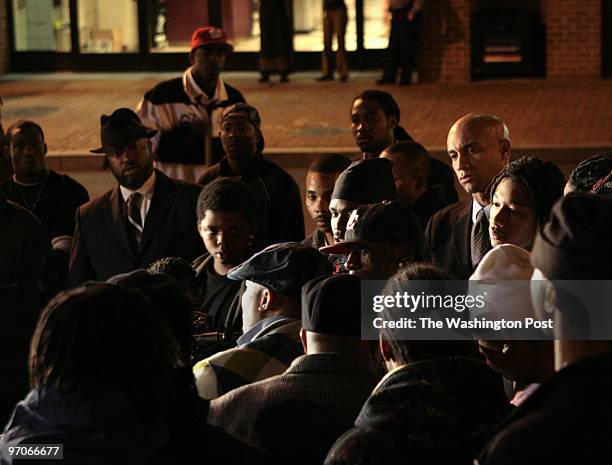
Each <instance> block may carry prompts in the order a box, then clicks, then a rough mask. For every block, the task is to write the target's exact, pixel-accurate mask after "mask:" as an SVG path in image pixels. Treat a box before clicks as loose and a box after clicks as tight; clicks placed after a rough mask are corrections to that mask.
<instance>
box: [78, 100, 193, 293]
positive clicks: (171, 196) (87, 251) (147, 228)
mask: <svg viewBox="0 0 612 465" xmlns="http://www.w3.org/2000/svg"><path fill="white" fill-rule="evenodd" d="M100 124H101V139H102V146H101V147H100V148H98V149H95V150H92V152H93V153H103V154H104V155H105V166H108V167H110V170H111V172H112V173H113V176H114V177H115V179H116V180H117V182H118V186H117V187H115V188H113V189H111V190H110V191H108V192H106V193H105V194H102V195H101V196H99V197H96V198H94V199H93V200H91V201H90V202H88V203H86V204H85V205H82V206H81V207H80V208H79V210H78V211H77V214H76V228H75V232H74V241H73V244H72V251H71V255H70V270H69V278H68V280H69V285H70V286H72V287H74V286H78V285H80V284H82V283H83V282H85V281H87V280H90V279H94V280H102V281H103V280H106V279H108V278H109V277H111V276H114V275H116V274H119V273H125V272H128V271H132V270H134V269H136V268H146V267H147V266H148V265H149V264H151V263H152V262H154V261H155V260H157V259H159V258H163V257H168V256H176V257H182V258H185V259H186V260H193V259H194V258H196V257H197V256H199V255H201V254H202V253H203V252H204V247H203V245H202V240H201V239H200V237H199V235H198V232H197V228H196V217H195V212H196V204H197V199H198V195H199V192H200V187H199V186H196V185H194V184H190V183H186V182H182V181H176V180H172V179H170V178H168V177H167V176H166V175H165V174H163V173H162V172H161V171H158V170H155V169H154V168H153V156H152V152H151V141H150V139H151V138H152V137H153V136H154V135H155V134H156V132H157V131H156V130H152V129H149V128H147V127H145V126H144V125H143V124H142V123H141V122H140V120H139V118H138V115H136V113H134V112H133V111H132V110H129V109H127V108H120V109H118V110H115V111H114V112H113V114H112V115H110V116H107V115H102V117H101V120H100Z"/></svg>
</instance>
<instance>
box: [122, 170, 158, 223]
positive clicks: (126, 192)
mask: <svg viewBox="0 0 612 465" xmlns="http://www.w3.org/2000/svg"><path fill="white" fill-rule="evenodd" d="M119 190H120V191H121V196H122V197H123V201H124V202H126V203H127V201H128V199H129V198H130V195H132V194H133V193H134V192H138V193H140V194H142V203H141V204H140V217H141V218H142V228H143V229H144V225H145V220H146V218H147V213H149V208H150V207H151V200H153V193H154V192H155V171H153V173H151V176H149V179H147V180H146V181H145V182H144V184H143V185H142V186H140V188H139V189H137V190H135V191H133V190H130V189H128V188H127V187H124V186H119Z"/></svg>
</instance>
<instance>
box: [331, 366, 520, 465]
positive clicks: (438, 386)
mask: <svg viewBox="0 0 612 465" xmlns="http://www.w3.org/2000/svg"><path fill="white" fill-rule="evenodd" d="M509 408H510V405H509V403H508V399H507V397H506V396H505V394H504V392H503V389H502V385H501V383H500V381H499V376H498V375H496V374H495V373H494V372H493V371H491V370H490V369H489V368H488V367H487V366H486V365H485V364H484V363H483V362H480V361H478V360H475V359H471V358H466V357H445V358H437V359H431V360H424V361H421V362H417V363H411V364H409V365H405V366H402V367H400V368H398V369H397V370H395V371H392V372H391V373H389V374H388V375H387V377H386V378H384V379H383V380H382V381H381V383H380V384H379V385H378V387H377V388H376V389H375V390H374V393H373V394H372V395H371V396H370V398H369V399H368V400H367V401H366V403H365V405H364V407H363V409H362V410H361V413H360V414H359V417H357V420H356V421H355V427H354V428H353V429H352V430H350V431H348V432H347V433H345V434H344V435H343V436H342V437H341V438H340V439H338V441H337V442H336V444H334V446H333V447H332V449H331V450H330V452H329V454H328V456H327V459H326V460H325V464H326V465H332V464H333V465H354V464H360V465H383V464H384V465H396V464H397V465H400V464H411V465H418V464H450V463H452V464H470V463H471V462H472V459H473V457H474V456H475V454H476V453H477V451H478V450H479V449H480V448H481V447H482V445H483V444H484V443H486V441H487V440H488V439H489V437H490V433H491V431H492V430H493V428H494V426H495V424H496V423H497V422H498V421H499V420H500V419H501V418H502V417H503V416H504V415H505V414H506V413H507V412H508V410H509Z"/></svg>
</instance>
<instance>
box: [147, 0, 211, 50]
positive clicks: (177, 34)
mask: <svg viewBox="0 0 612 465" xmlns="http://www.w3.org/2000/svg"><path fill="white" fill-rule="evenodd" d="M149 7H150V10H151V24H150V28H151V29H150V30H151V40H152V46H151V51H152V52H188V51H189V44H190V43H191V35H192V34H193V31H195V30H196V29H197V28H198V27H200V26H204V25H207V24H209V17H208V1H206V0H151V1H150V3H149Z"/></svg>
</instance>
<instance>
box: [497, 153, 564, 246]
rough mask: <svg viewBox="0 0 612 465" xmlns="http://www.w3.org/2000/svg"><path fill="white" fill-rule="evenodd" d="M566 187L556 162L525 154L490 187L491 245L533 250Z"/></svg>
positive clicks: (504, 170) (501, 173) (507, 167)
mask: <svg viewBox="0 0 612 465" xmlns="http://www.w3.org/2000/svg"><path fill="white" fill-rule="evenodd" d="M564 186H565V177H564V176H563V173H562V172H561V170H560V169H559V167H558V166H557V165H555V164H554V163H553V162H550V161H544V160H542V159H540V158H535V157H522V158H520V159H518V160H516V161H514V162H512V163H510V164H508V165H507V166H506V167H505V168H504V169H503V170H502V171H501V172H500V173H499V174H498V175H497V176H496V177H495V178H493V181H491V184H489V187H488V188H487V195H488V196H489V199H490V201H491V217H490V220H489V236H490V238H491V245H492V246H493V247H495V246H497V245H500V244H514V245H516V246H518V247H521V248H523V249H525V250H531V246H532V245H533V241H534V239H535V235H536V231H537V228H538V226H539V225H540V224H543V223H545V222H546V220H548V216H549V214H550V210H551V208H552V206H553V205H554V203H555V202H556V201H557V199H559V198H560V197H561V196H562V195H563V188H564Z"/></svg>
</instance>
